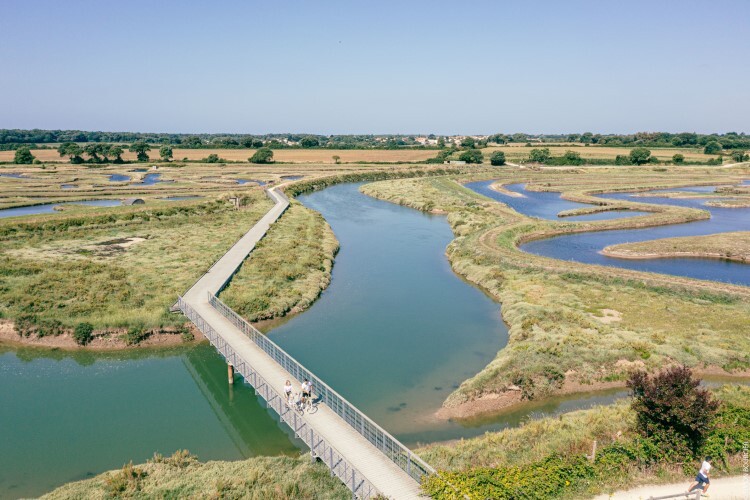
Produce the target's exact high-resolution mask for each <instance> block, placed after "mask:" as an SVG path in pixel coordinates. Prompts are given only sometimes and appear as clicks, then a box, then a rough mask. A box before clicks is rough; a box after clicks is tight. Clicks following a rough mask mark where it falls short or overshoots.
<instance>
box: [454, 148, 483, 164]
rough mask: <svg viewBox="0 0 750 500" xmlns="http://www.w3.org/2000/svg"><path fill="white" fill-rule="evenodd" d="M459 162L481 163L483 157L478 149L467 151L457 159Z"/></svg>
mask: <svg viewBox="0 0 750 500" xmlns="http://www.w3.org/2000/svg"><path fill="white" fill-rule="evenodd" d="M458 159H459V160H461V161H465V162H466V163H482V160H483V159H484V155H483V154H482V152H481V151H480V150H478V149H467V150H466V151H464V152H463V153H461V155H460V156H459V157H458Z"/></svg>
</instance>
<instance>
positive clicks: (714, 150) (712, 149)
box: [703, 141, 721, 155]
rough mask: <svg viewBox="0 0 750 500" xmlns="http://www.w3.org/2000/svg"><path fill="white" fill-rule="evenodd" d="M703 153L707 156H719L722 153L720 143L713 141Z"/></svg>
mask: <svg viewBox="0 0 750 500" xmlns="http://www.w3.org/2000/svg"><path fill="white" fill-rule="evenodd" d="M703 153H704V154H707V155H715V154H719V153H721V144H719V142H718V141H711V142H709V143H708V144H706V147H705V148H703Z"/></svg>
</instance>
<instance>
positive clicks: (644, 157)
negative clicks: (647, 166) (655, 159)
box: [628, 148, 651, 165]
mask: <svg viewBox="0 0 750 500" xmlns="http://www.w3.org/2000/svg"><path fill="white" fill-rule="evenodd" d="M628 159H629V160H630V163H632V164H635V165H643V164H644V163H648V162H649V161H650V160H651V151H649V150H648V149H646V148H633V149H631V150H630V155H629V157H628Z"/></svg>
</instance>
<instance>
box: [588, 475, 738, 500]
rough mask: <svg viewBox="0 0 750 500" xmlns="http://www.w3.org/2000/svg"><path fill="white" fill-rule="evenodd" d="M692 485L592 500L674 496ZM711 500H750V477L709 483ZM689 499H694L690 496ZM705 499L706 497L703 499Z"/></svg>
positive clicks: (686, 483) (663, 486) (644, 489)
mask: <svg viewBox="0 0 750 500" xmlns="http://www.w3.org/2000/svg"><path fill="white" fill-rule="evenodd" d="M691 484H692V483H691V482H689V481H684V482H682V483H674V484H660V485H653V486H640V487H638V488H633V489H632V490H627V491H617V492H615V493H613V494H612V495H599V496H597V497H594V500H608V499H610V498H611V499H613V500H631V499H632V500H641V499H643V500H645V499H647V498H649V497H652V496H654V497H659V496H667V495H676V494H679V493H682V492H684V491H686V490H687V489H688V488H689V487H690V485H691ZM708 495H709V497H708V498H710V499H711V500H749V499H750V475H744V476H731V477H720V478H716V479H714V480H712V481H711V487H710V488H709V489H708ZM678 498H688V497H678ZM689 498H695V497H694V496H690V497H689ZM704 498H706V497H704Z"/></svg>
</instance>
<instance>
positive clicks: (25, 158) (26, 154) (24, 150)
mask: <svg viewBox="0 0 750 500" xmlns="http://www.w3.org/2000/svg"><path fill="white" fill-rule="evenodd" d="M13 163H18V164H26V165H30V164H32V163H34V155H33V154H31V149H29V148H28V146H21V147H20V148H18V149H16V155H15V157H14V158H13Z"/></svg>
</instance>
